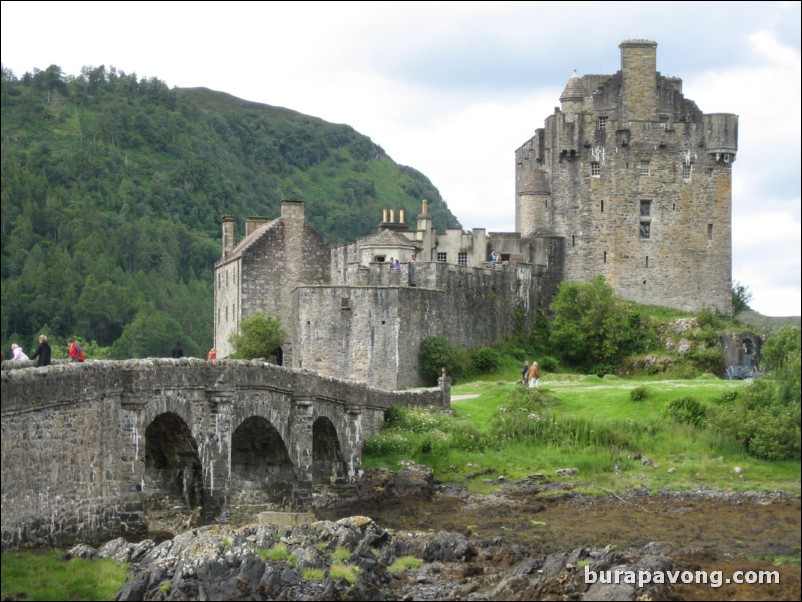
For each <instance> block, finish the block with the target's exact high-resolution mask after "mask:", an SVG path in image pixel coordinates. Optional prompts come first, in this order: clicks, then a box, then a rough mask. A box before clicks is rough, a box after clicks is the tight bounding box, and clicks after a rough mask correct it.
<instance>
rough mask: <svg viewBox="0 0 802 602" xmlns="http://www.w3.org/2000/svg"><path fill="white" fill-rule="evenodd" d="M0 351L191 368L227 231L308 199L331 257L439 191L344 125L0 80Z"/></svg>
mask: <svg viewBox="0 0 802 602" xmlns="http://www.w3.org/2000/svg"><path fill="white" fill-rule="evenodd" d="M1 84H2V90H1V94H2V180H1V181H0V191H1V192H2V324H1V325H0V326H1V328H2V332H0V336H2V340H3V346H4V348H5V349H6V351H7V347H8V345H9V344H10V343H11V342H17V343H20V344H22V346H23V347H24V348H25V349H26V350H29V349H32V348H34V347H35V340H36V337H37V335H38V334H39V333H42V332H44V333H46V334H47V335H48V336H49V337H50V338H51V341H52V342H54V343H55V345H54V353H55V354H56V355H58V350H59V349H60V348H61V347H63V341H64V339H65V338H66V337H67V336H70V335H75V336H77V337H79V338H80V339H83V340H84V341H95V342H96V343H97V345H98V346H102V347H111V350H112V355H113V356H114V357H141V356H151V355H153V356H155V355H167V354H168V353H169V351H170V348H171V347H172V345H173V343H174V342H175V340H176V339H181V341H182V343H183V344H184V348H185V349H186V351H187V353H188V354H189V355H201V354H202V353H203V351H204V350H205V349H206V348H207V347H208V346H209V345H210V344H211V341H212V268H213V265H214V262H215V261H216V260H217V259H218V258H219V255H220V218H221V217H222V216H224V215H233V216H235V217H236V218H237V228H238V229H237V235H238V236H240V235H241V234H242V232H243V229H244V226H243V220H244V218H245V217H246V216H267V217H277V216H278V215H279V212H280V202H281V200H282V199H287V198H303V199H305V201H306V214H307V217H308V219H309V220H310V221H311V222H312V224H313V225H314V226H315V227H316V228H317V229H318V230H319V231H320V232H321V233H322V234H323V235H324V236H325V237H326V238H327V240H328V241H329V242H330V243H332V244H340V243H343V242H350V241H352V240H354V239H355V238H356V237H359V236H364V235H366V234H369V233H371V232H373V231H375V230H376V227H377V226H378V224H379V222H380V221H381V216H382V210H383V209H396V210H398V209H404V210H405V213H406V215H407V216H415V215H417V213H418V212H419V211H420V206H421V200H422V199H427V200H428V201H429V207H430V209H429V210H430V213H431V215H432V217H433V221H434V224H435V227H436V228H438V229H439V230H443V229H445V228H447V227H459V225H460V224H459V222H458V221H457V219H456V218H455V217H454V215H453V214H452V213H451V212H450V211H449V209H448V207H447V206H446V205H445V203H444V202H443V201H442V199H441V198H440V194H439V192H438V191H437V189H436V188H435V187H434V186H433V185H432V183H431V182H430V181H429V180H428V179H427V178H426V177H425V176H424V175H423V174H421V173H419V172H418V171H416V170H414V169H412V168H410V167H405V166H401V165H397V164H396V163H395V162H394V161H392V159H391V158H390V157H389V156H388V155H387V154H386V153H385V152H384V150H383V149H382V148H381V147H380V146H378V145H377V144H375V143H374V142H372V141H371V140H370V138H368V137H366V136H364V135H362V134H359V133H358V132H356V131H355V130H354V129H353V128H351V127H349V126H347V125H337V124H331V123H327V122H325V121H323V120H321V119H318V118H315V117H310V116H308V115H303V114H301V113H297V112H295V111H291V110H289V109H284V108H279V107H272V106H268V105H262V104H257V103H253V102H247V101H243V100H241V99H238V98H235V97H233V96H230V95H228V94H224V93H221V92H214V91H211V90H208V89H204V88H193V89H172V90H171V89H169V88H168V87H167V86H166V84H165V83H164V82H162V81H160V80H158V79H156V78H151V79H147V80H145V79H142V80H138V79H137V77H136V75H135V74H130V75H129V74H125V73H122V72H119V71H117V70H115V69H113V68H112V69H106V68H105V67H103V66H101V67H97V68H94V67H85V68H84V69H83V70H82V71H81V74H80V75H77V76H71V75H65V74H63V73H62V72H61V69H60V68H59V67H57V66H55V65H52V66H50V67H48V68H47V69H45V70H43V71H40V70H34V73H32V74H31V73H26V74H24V75H23V76H22V77H19V78H18V77H16V76H15V75H14V74H13V73H11V72H9V71H7V70H6V69H5V68H3V70H2V81H1Z"/></svg>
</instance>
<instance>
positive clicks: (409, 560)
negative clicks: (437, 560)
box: [387, 556, 423, 573]
mask: <svg viewBox="0 0 802 602" xmlns="http://www.w3.org/2000/svg"><path fill="white" fill-rule="evenodd" d="M422 563H423V560H421V559H420V558H415V557H414V556H402V557H401V558H396V559H395V561H394V562H393V564H391V565H390V566H389V567H387V570H388V571H390V572H391V573H402V572H404V571H405V570H407V569H416V568H418V567H419V566H420V565H421V564H422Z"/></svg>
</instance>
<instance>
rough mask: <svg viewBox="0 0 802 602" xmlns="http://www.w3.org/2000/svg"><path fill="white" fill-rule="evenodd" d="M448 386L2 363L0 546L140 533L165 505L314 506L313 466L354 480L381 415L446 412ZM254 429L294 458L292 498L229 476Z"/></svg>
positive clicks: (237, 369) (210, 370) (267, 367)
mask: <svg viewBox="0 0 802 602" xmlns="http://www.w3.org/2000/svg"><path fill="white" fill-rule="evenodd" d="M446 385H447V383H444V384H443V386H442V387H441V388H440V389H427V390H421V391H414V392H392V391H381V390H377V389H374V388H372V387H369V386H367V385H366V384H364V383H355V382H348V381H345V380H342V379H335V378H330V377H322V376H318V375H316V374H313V373H311V372H308V371H302V370H289V369H285V368H281V367H278V366H274V365H271V364H265V363H263V362H257V361H236V360H224V361H217V362H206V361H204V360H198V359H193V358H186V359H181V360H171V359H158V360H129V361H124V362H114V361H87V362H84V363H81V364H77V363H69V364H60V365H53V366H48V367H45V368H26V369H14V370H6V369H4V370H3V372H2V441H3V450H2V545H3V548H4V549H5V548H7V547H13V546H18V545H22V544H36V545H39V544H44V545H64V544H67V543H70V542H74V541H77V540H83V541H97V540H101V539H106V538H111V537H115V536H118V535H120V534H122V533H125V532H129V533H141V532H143V531H144V530H146V529H147V528H148V523H149V521H150V520H151V518H152V515H149V511H154V512H155V511H156V510H163V509H164V508H161V506H163V505H164V503H163V502H164V501H165V500H167V501H168V502H169V505H172V504H176V503H177V504H181V503H185V505H186V507H185V508H184V509H183V511H184V512H185V515H186V517H187V520H188V521H189V520H192V517H193V516H194V517H195V518H198V517H200V519H201V520H221V519H224V518H225V517H227V516H229V515H231V514H232V513H236V512H237V511H238V504H240V503H244V502H245V501H247V502H248V503H254V501H258V502H259V504H260V507H261V509H268V510H288V509H297V508H301V509H305V508H308V507H309V503H310V500H311V489H312V486H313V485H314V484H315V483H314V475H313V472H314V466H315V463H317V465H318V466H324V467H325V466H329V467H330V466H339V465H341V475H340V477H341V478H342V479H345V480H351V479H354V478H355V477H356V476H358V474H359V473H360V472H361V450H362V445H363V443H364V441H365V439H367V438H368V437H370V436H371V435H372V434H374V433H376V432H378V430H379V429H380V428H381V425H382V423H383V419H384V412H385V410H386V409H387V408H389V407H390V405H393V404H400V405H425V406H435V407H441V408H448V407H449V400H450V389H448V387H447V386H446ZM248 421H252V422H250V423H249V422H248ZM253 421H257V422H258V424H261V425H267V426H268V427H269V428H271V429H274V430H275V432H277V433H278V437H279V438H280V440H281V442H282V443H283V445H284V446H285V448H286V450H287V454H288V465H289V467H290V471H291V473H292V474H293V475H294V481H293V482H292V483H290V489H289V493H290V495H289V498H287V499H276V498H275V497H272V496H271V490H270V486H271V483H270V482H269V479H268V482H267V483H262V484H260V485H259V486H258V487H257V488H256V490H253V489H251V490H249V491H248V492H243V487H242V483H241V482H240V481H237V480H236V479H235V480H234V481H232V479H231V477H232V473H231V465H230V462H231V456H232V453H231V452H232V450H234V451H235V450H242V449H247V448H249V447H252V446H254V445H256V444H258V443H259V436H260V435H259V432H260V431H259V430H258V429H249V428H248V424H253ZM246 423H247V424H246ZM243 425H245V426H244V427H243ZM240 427H243V428H240ZM316 442H317V444H323V443H325V445H326V448H327V449H324V450H323V451H322V452H321V450H319V449H316V447H315V446H316ZM326 453H328V454H330V455H331V456H332V457H326ZM321 454H322V455H321ZM256 469H257V470H261V473H262V474H268V475H269V472H270V470H271V469H270V467H269V466H267V467H265V466H257V467H256ZM286 474H287V473H286V471H285V475H284V476H286ZM182 480H183V483H182V482H181V481H182ZM246 494H247V495H246Z"/></svg>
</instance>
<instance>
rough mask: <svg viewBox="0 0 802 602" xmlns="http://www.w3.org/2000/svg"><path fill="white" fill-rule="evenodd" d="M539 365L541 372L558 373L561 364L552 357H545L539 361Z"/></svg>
mask: <svg viewBox="0 0 802 602" xmlns="http://www.w3.org/2000/svg"><path fill="white" fill-rule="evenodd" d="M537 365H538V368H540V370H541V371H545V372H557V369H558V368H559V367H560V362H559V361H558V360H557V358H556V357H554V356H552V355H545V356H543V358H542V359H540V360H539V361H538V363H537Z"/></svg>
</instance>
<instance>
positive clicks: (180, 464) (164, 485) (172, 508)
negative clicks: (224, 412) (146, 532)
mask: <svg viewBox="0 0 802 602" xmlns="http://www.w3.org/2000/svg"><path fill="white" fill-rule="evenodd" d="M144 434H145V458H144V464H145V470H144V476H143V483H142V485H143V486H142V493H143V496H142V498H143V500H142V503H143V510H144V513H145V519H146V520H147V522H148V524H149V525H150V526H151V529H156V528H158V527H159V525H161V524H162V522H164V521H167V522H169V517H172V516H175V515H176V514H177V513H178V514H182V515H183V514H189V515H191V514H192V513H193V512H200V510H201V509H202V508H203V502H204V487H203V469H202V464H201V458H200V454H199V453H198V444H197V442H196V441H195V437H193V435H192V432H191V431H190V428H189V425H188V424H187V423H186V421H185V420H184V419H183V418H182V417H181V416H179V415H178V414H176V413H174V412H164V413H162V414H159V415H157V416H156V417H155V418H154V419H153V420H152V421H151V422H150V423H149V424H148V425H147V427H145V433H144ZM177 511H178V512H177Z"/></svg>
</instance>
